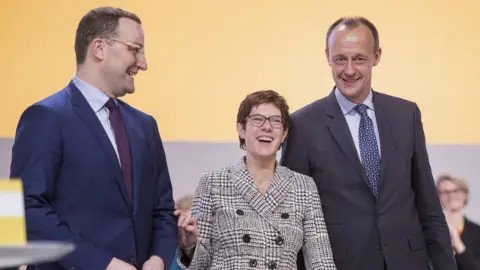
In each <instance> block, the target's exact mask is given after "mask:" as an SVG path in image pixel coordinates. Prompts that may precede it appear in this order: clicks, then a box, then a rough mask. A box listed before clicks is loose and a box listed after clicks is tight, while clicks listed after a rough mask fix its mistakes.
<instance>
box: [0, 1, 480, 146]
mask: <svg viewBox="0 0 480 270" xmlns="http://www.w3.org/2000/svg"><path fill="white" fill-rule="evenodd" d="M105 4H112V5H116V6H119V7H123V8H126V9H129V10H131V11H133V12H135V13H137V14H138V15H139V16H140V17H141V18H142V20H143V21H144V28H145V31H146V35H147V39H146V48H147V59H148V61H149V70H148V71H147V72H146V73H142V74H140V75H138V76H137V77H136V83H137V93H135V95H133V96H129V97H127V98H126V100H127V101H128V102H130V103H131V104H133V105H134V106H136V107H138V108H140V109H142V110H144V111H146V112H148V113H151V114H153V115H154V116H155V117H156V118H157V121H158V122H159V127H160V131H161V133H162V136H163V137H164V139H168V140H207V141H227V140H236V134H235V132H236V131H235V116H236V111H237V108H238V105H239V102H240V101H241V99H242V98H243V97H244V96H245V95H246V94H247V93H249V92H252V91H254V90H257V89H266V88H273V89H275V90H277V91H279V92H281V93H282V94H283V95H285V97H286V98H287V100H288V101H289V103H290V105H291V107H292V109H293V110H295V109H297V108H299V107H300V106H302V105H305V104H307V103H309V102H310V101H312V100H314V99H316V98H319V97H322V96H324V95H327V94H328V92H329V91H330V89H331V87H332V85H333V84H332V79H331V77H330V72H329V67H328V65H327V63H326V61H325V58H324V54H323V49H324V35H325V31H326V29H327V28H328V26H329V24H330V23H332V22H333V21H334V20H335V19H337V17H339V16H343V15H364V16H367V17H368V18H370V19H371V20H372V21H373V22H374V23H375V24H376V25H377V27H378V29H379V31H380V42H381V46H382V47H383V58H382V60H381V62H380V65H379V66H378V67H377V68H376V69H375V73H374V85H373V86H374V88H375V89H376V90H378V91H382V92H386V93H389V94H392V95H397V96H401V97H405V98H408V99H411V100H414V101H416V102H418V103H419V105H420V107H421V109H422V112H423V120H424V124H425V128H426V132H427V136H428V141H429V142H430V143H456V144H461V143H478V142H480V128H479V122H478V116H477V114H476V113H475V112H476V111H477V110H478V109H477V107H476V105H477V103H478V100H479V96H480V94H479V92H480V88H479V87H478V85H479V84H478V79H479V78H480V71H479V70H480V69H479V67H478V63H480V56H479V54H478V53H477V50H478V48H480V37H479V35H478V33H479V30H478V27H477V26H476V25H475V24H474V23H470V21H471V20H472V18H476V17H478V11H479V10H480V4H479V2H478V1H476V0H471V1H467V0H457V1H452V0H449V1H448V0H418V1H414V0H404V1H393V0H390V1H385V0H363V1H358V0H345V1H321V0H295V1H293V0H248V1H224V0H202V1H196V0H190V1H187V0H185V1H167V0H152V1H141V0H136V1H126V0H123V1H121V0H116V1H98V0H96V1H95V0H82V1H60V0H45V1H34V0H30V1H29V0H16V1H4V2H3V3H2V7H3V8H2V16H0V31H1V33H2V41H1V44H2V45H1V48H2V51H1V54H2V60H3V61H2V63H1V67H0V89H1V90H0V100H1V101H2V106H0V115H2V117H1V124H0V137H2V136H3V137H12V136H13V135H14V131H15V126H16V123H17V121H18V118H19V116H20V114H21V112H22V111H23V110H24V109H25V108H26V106H28V105H29V104H31V103H32V102H34V101H37V100H38V99H40V98H43V97H45V96H47V95H49V94H51V93H53V92H55V91H56V90H58V89H60V88H63V87H64V86H65V85H66V84H67V83H68V80H69V79H70V78H71V76H72V75H73V74H74V71H75V70H74V68H75V65H74V51H73V42H74V35H75V29H76V26H77V23H78V21H79V19H80V18H81V16H82V15H83V14H84V13H85V12H87V11H88V10H89V9H90V8H93V7H96V6H99V5H105ZM475 49H476V50H475ZM210 104H212V105H210Z"/></svg>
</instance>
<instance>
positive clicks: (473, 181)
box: [0, 138, 480, 222]
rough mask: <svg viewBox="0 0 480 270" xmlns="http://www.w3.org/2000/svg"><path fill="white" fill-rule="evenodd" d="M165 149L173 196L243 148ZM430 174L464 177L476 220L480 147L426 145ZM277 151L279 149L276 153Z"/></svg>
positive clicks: (5, 165)
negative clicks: (468, 186)
mask: <svg viewBox="0 0 480 270" xmlns="http://www.w3.org/2000/svg"><path fill="white" fill-rule="evenodd" d="M12 143H13V140H12V139H10V138H4V139H0V179H2V178H7V177H8V175H9V166H10V155H11V147H12ZM165 152H166V155H167V160H168V166H169V170H170V175H171V178H172V184H173V188H174V197H175V198H178V197H180V196H182V195H185V194H188V193H193V192H194V191H195V187H196V185H197V183H198V181H199V179H200V177H201V175H202V173H203V172H205V171H207V170H210V169H216V168H221V167H223V166H227V165H230V164H232V163H235V162H237V161H238V160H239V158H240V157H241V156H242V155H243V154H244V151H243V150H241V149H239V148H238V144H237V143H215V142H174V141H169V142H165ZM428 152H429V156H430V161H431V164H432V170H433V173H434V176H437V175H439V174H441V173H451V174H453V175H457V176H460V177H463V178H465V179H466V180H467V181H468V183H469V185H470V189H471V196H470V202H469V205H468V207H467V214H468V216H470V217H471V218H472V219H473V220H475V221H477V222H480V210H477V209H479V208H480V181H478V177H479V175H480V166H479V165H478V164H479V163H478V162H479V161H480V146H477V145H465V146H459V145H430V146H429V147H428ZM279 154H280V152H279Z"/></svg>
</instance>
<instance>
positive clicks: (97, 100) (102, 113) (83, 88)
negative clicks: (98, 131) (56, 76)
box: [72, 76, 120, 163]
mask: <svg viewBox="0 0 480 270" xmlns="http://www.w3.org/2000/svg"><path fill="white" fill-rule="evenodd" d="M72 81H73V84H75V86H76V87H77V88H78V90H80V92H81V93H82V95H83V96H84V97H85V99H86V100H87V102H88V104H89V105H90V107H91V108H92V109H93V111H94V112H95V114H96V115H97V117H98V120H99V121H100V123H101V124H102V126H103V129H104V130H105V132H106V133H107V136H108V138H109V139H110V142H111V143H112V146H113V148H114V149H115V153H116V154H117V158H118V162H119V163H120V156H119V155H118V149H117V143H116V141H115V133H114V132H113V128H112V125H111V124H110V119H109V118H108V116H109V113H110V112H109V111H108V109H107V107H105V103H107V101H108V100H109V99H110V98H109V97H108V96H107V94H105V93H104V92H102V91H101V90H100V89H97V88H95V87H94V86H92V85H90V84H88V83H87V82H85V81H83V80H81V79H80V78H78V77H77V76H74V77H73V79H72ZM115 102H116V100H115Z"/></svg>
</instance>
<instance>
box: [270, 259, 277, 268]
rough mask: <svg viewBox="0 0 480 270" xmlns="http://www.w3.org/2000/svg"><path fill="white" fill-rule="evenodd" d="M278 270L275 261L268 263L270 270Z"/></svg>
mask: <svg viewBox="0 0 480 270" xmlns="http://www.w3.org/2000/svg"><path fill="white" fill-rule="evenodd" d="M275 268H277V263H276V262H274V261H271V262H269V263H268V269H275Z"/></svg>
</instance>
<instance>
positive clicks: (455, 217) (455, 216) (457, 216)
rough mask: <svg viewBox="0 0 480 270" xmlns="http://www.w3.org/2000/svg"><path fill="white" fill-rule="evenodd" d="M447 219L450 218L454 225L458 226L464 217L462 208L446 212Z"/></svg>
mask: <svg viewBox="0 0 480 270" xmlns="http://www.w3.org/2000/svg"><path fill="white" fill-rule="evenodd" d="M448 219H450V221H451V222H453V224H454V225H455V226H456V227H459V226H460V225H461V224H462V223H463V222H464V219H465V217H464V213H463V210H457V211H450V212H449V213H448Z"/></svg>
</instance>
